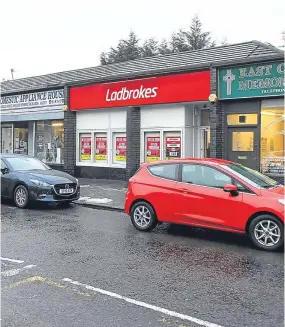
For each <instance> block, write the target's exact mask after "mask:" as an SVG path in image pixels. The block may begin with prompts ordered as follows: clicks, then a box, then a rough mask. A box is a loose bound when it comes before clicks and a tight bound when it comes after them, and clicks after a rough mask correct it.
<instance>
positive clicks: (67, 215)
mask: <svg viewBox="0 0 285 327" xmlns="http://www.w3.org/2000/svg"><path fill="white" fill-rule="evenodd" d="M1 252H2V254H1V255H2V258H1V268H2V271H1V277H2V326H23V327H24V326H27V327H28V326H29V327H31V326H37V327H40V326H44V327H46V326H53V327H54V326H63V325H65V326H72V327H73V326H100V327H105V326H106V327H107V326H108V327H109V326H116V327H120V326H122V327H126V326H130V327H131V326H132V327H133V326H143V327H145V326H177V327H184V326H187V327H190V326H191V327H192V326H206V327H217V326H222V327H240V326H259V327H268V326H281V325H283V267H284V259H283V252H277V253H266V252H262V251H258V250H256V249H254V248H253V247H252V246H251V244H250V243H249V241H248V240H247V238H246V237H243V236H239V235H233V234H229V233H222V232H215V231H205V230H202V229H196V228H189V227H185V226H177V225H167V224H165V225H161V226H159V227H157V228H156V229H155V230H154V231H153V232H152V233H140V232H138V231H136V230H135V229H134V228H133V226H132V225H131V224H130V221H129V218H128V217H127V216H126V215H125V214H123V213H118V212H110V211H106V210H95V209H91V208H86V207H81V206H79V205H72V206H71V207H70V208H68V209H62V208H61V209H60V208H57V207H43V208H32V209H28V210H19V209H17V208H15V207H14V206H13V205H12V204H10V203H4V204H3V205H2V251H1Z"/></svg>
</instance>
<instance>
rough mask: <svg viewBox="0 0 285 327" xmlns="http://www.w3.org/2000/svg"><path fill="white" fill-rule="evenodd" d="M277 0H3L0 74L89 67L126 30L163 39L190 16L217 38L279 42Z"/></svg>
mask: <svg viewBox="0 0 285 327" xmlns="http://www.w3.org/2000/svg"><path fill="white" fill-rule="evenodd" d="M284 11H285V1H284V0H273V1H271V2H268V1H265V0H239V1H230V0H216V1H211V0H79V1H77V0H6V1H2V3H1V19H0V27H1V52H0V58H1V59H0V78H1V80H2V78H7V79H11V72H10V70H11V68H13V69H14V70H15V73H14V78H21V77H27V76H34V75H41V74H48V73H53V72H59V71H64V70H71V69H78V68H85V67H91V66H96V65H98V64H99V55H100V52H101V51H107V50H108V48H109V47H110V46H112V45H113V46H115V45H116V44H117V41H118V40H119V39H120V38H125V37H127V36H128V34H129V31H130V30H131V29H133V30H134V31H135V32H136V33H137V35H138V36H139V37H140V39H142V40H144V39H146V38H149V37H156V38H157V39H158V40H161V39H162V38H169V37H170V36H171V34H172V32H173V31H177V30H178V29H179V28H183V29H187V28H188V27H189V25H190V23H191V19H192V18H193V16H194V15H195V14H198V15H199V16H200V19H201V21H202V23H203V27H204V29H205V30H207V31H211V33H212V37H213V39H215V40H217V41H218V42H219V41H221V40H222V39H223V38H224V37H227V40H228V42H229V43H236V42H243V41H249V40H253V39H255V40H259V41H264V42H270V43H271V44H273V45H275V46H280V45H282V40H281V32H282V31H283V30H285V27H284Z"/></svg>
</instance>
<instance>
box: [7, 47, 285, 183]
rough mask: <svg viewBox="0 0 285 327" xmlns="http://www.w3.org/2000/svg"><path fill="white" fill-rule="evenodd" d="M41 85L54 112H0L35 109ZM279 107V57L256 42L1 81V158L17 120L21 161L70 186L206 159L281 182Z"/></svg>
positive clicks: (281, 83)
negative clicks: (58, 172)
mask: <svg viewBox="0 0 285 327" xmlns="http://www.w3.org/2000/svg"><path fill="white" fill-rule="evenodd" d="M43 84H48V85H49V87H50V88H52V87H54V88H56V90H58V91H59V90H60V96H61V97H60V101H62V102H61V103H60V104H59V103H57V104H56V105H57V107H55V106H52V105H51V104H50V105H47V104H45V105H43V106H41V104H40V103H39V104H38V105H34V104H31V105H25V106H24V107H23V108H25V109H23V108H22V109H20V108H21V107H19V108H18V109H17V107H16V106H17V103H14V104H13V106H14V108H15V107H16V109H17V110H18V111H16V112H15V111H14V112H13V111H10V112H9V110H12V109H11V107H10V108H9V107H6V108H5V105H8V102H9V101H16V100H15V98H13V97H14V96H15V95H17V96H20V99H21V95H23V97H22V98H23V99H26V95H27V94H35V95H34V96H30V97H31V98H32V99H33V97H35V99H38V100H40V102H41V98H42V97H45V95H37V93H38V92H39V89H41V90H40V91H41V92H52V90H50V91H48V90H45V91H43V89H44V88H43ZM24 85H25V86H24ZM27 85H28V87H27ZM19 87H21V90H19ZM59 88H60V89H59ZM3 90H4V94H3ZM210 95H211V96H210ZM209 96H210V100H211V101H209ZM9 97H10V98H11V97H12V99H10V98H9ZM47 98H48V95H47ZM13 99H14V100H13ZM28 99H29V96H28ZM212 99H215V100H213V101H212ZM216 99H217V100H216ZM283 100H284V53H283V51H281V50H279V49H277V48H274V47H272V46H270V45H267V44H263V43H260V42H257V41H251V42H245V43H242V44H236V45H229V46H223V47H217V48H211V49H206V50H199V51H193V52H185V53H179V54H172V55H167V56H161V57H152V58H145V59H140V60H134V61H129V62H125V63H119V64H113V65H108V66H99V67H94V68H87V69H81V70H76V71H70V72H63V73H56V74H50V75H45V76H41V77H34V78H33V77H31V78H26V79H22V80H17V81H16V80H15V81H7V82H4V83H2V95H1V103H3V105H2V109H1V113H2V117H4V120H3V118H2V128H1V135H2V142H1V144H2V151H4V152H6V151H7V150H8V151H11V147H12V151H13V152H16V151H18V150H17V147H16V145H17V146H18V143H17V142H20V135H18V134H19V130H15V129H17V128H23V127H18V125H17V123H18V121H19V119H20V120H23V121H24V122H25V124H26V125H25V126H28V127H25V128H26V129H25V133H26V134H25V135H28V136H27V137H26V138H28V141H27V142H28V143H27V144H26V145H25V147H24V150H22V152H20V153H28V154H32V155H35V156H37V157H38V158H40V159H41V160H44V161H45V162H47V163H52V164H54V165H57V168H59V169H63V170H65V171H67V172H69V173H71V174H74V175H76V176H79V177H90V178H110V179H128V178H130V177H131V176H132V175H133V174H134V173H135V172H136V170H137V169H138V167H139V165H140V163H141V162H144V161H147V162H150V161H156V160H163V159H166V160H167V159H171V158H183V157H201V158H203V157H214V158H225V159H230V160H233V161H236V162H240V163H242V164H244V165H246V166H248V167H251V168H253V169H257V170H260V171H262V172H263V173H266V174H268V175H270V176H272V177H273V178H275V179H278V180H279V181H281V182H282V181H283V180H284V106H283ZM17 101H19V100H18V99H17ZM42 101H44V100H42ZM12 108H13V107H12ZM63 109H66V110H63ZM25 110H26V111H25ZM14 114H15V116H14ZM31 114H32V115H33V117H31V116H29V115H31ZM43 114H45V115H46V116H45V118H44V117H43V116H42V115H43ZM16 122H17V123H16ZM45 122H46V123H45ZM59 124H63V125H59ZM11 126H12V127H11ZM60 126H63V127H62V128H61V127H60ZM57 127H58V129H59V130H57V129H56V128H57ZM9 128H10V129H9ZM11 128H12V129H11ZM21 131H22V130H21ZM22 132H24V130H23V131H22ZM14 135H16V136H14ZM17 135H18V136H17ZM59 136H60V137H59ZM4 139H5V143H3V140H4ZM18 139H19V140H18ZM58 139H60V140H61V143H62V145H61V146H59V145H58V144H59V143H57V142H58ZM9 140H10V142H9ZM10 143H11V145H10V147H9V146H8V145H9V144H10ZM7 144H8V145H7ZM21 144H25V143H21ZM63 144H64V145H63ZM7 147H8V149H7ZM60 149H61V150H60ZM63 149H64V151H63ZM51 153H54V155H52V154H51ZM59 158H60V159H59Z"/></svg>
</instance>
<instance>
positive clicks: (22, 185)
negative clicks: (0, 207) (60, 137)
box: [1, 154, 80, 208]
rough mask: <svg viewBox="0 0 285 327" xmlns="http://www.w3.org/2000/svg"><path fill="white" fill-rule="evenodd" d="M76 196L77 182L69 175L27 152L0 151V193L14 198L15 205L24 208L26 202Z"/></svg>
mask: <svg viewBox="0 0 285 327" xmlns="http://www.w3.org/2000/svg"><path fill="white" fill-rule="evenodd" d="M79 196H80V186H79V183H78V180H77V179H76V178H74V177H73V176H71V175H69V174H66V173H64V172H61V171H58V170H54V169H51V168H50V167H48V166H47V165H46V164H44V163H43V162H42V161H40V160H38V159H36V158H33V157H30V156H23V155H16V154H1V197H5V198H9V199H12V200H14V202H15V204H16V206H17V207H19V208H25V207H27V205H28V203H30V202H60V203H62V204H64V205H69V204H70V203H71V202H72V201H74V200H78V199H79Z"/></svg>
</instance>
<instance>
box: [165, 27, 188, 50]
mask: <svg viewBox="0 0 285 327" xmlns="http://www.w3.org/2000/svg"><path fill="white" fill-rule="evenodd" d="M184 33H185V32H184V31H182V30H180V31H179V32H178V33H173V34H172V36H171V41H170V48H171V51H172V52H183V51H189V50H191V48H190V46H189V45H188V43H187V39H186V37H185V35H184Z"/></svg>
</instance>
